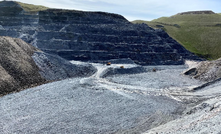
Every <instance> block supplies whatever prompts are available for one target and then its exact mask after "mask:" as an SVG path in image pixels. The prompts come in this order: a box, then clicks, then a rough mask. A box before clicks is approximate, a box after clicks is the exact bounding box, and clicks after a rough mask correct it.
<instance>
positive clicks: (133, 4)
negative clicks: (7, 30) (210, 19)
mask: <svg viewBox="0 0 221 134" xmlns="http://www.w3.org/2000/svg"><path fill="white" fill-rule="evenodd" d="M19 1H21V2H25V3H32V4H37V5H45V6H48V7H53V8H66V9H77V10H87V11H88V10H89V11H105V12H112V13H118V14H121V15H124V16H125V17H126V18H127V19H129V20H133V19H145V20H151V19H155V18H158V17H161V16H171V15H174V14H176V13H179V12H185V11H195V10H213V11H215V12H221V8H220V7H219V5H220V4H221V2H220V1H219V0H185V1H179V0H139V1H135V0H32V1H30V0H19Z"/></svg>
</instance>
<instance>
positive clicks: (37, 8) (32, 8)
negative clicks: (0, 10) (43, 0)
mask: <svg viewBox="0 0 221 134" xmlns="http://www.w3.org/2000/svg"><path fill="white" fill-rule="evenodd" d="M17 3H18V4H19V5H20V6H21V7H22V8H23V9H24V10H25V11H28V12H38V11H43V10H47V9H48V7H45V6H40V5H32V4H25V3H21V2H17Z"/></svg>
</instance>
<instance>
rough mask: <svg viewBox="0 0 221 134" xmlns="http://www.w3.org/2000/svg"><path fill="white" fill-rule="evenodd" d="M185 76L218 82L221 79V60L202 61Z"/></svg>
mask: <svg viewBox="0 0 221 134" xmlns="http://www.w3.org/2000/svg"><path fill="white" fill-rule="evenodd" d="M184 74H185V75H189V76H191V77H193V78H195V79H199V80H202V81H207V82H211V81H214V80H217V79H219V78H221V59H218V60H215V61H202V62H201V63H199V65H198V66H196V67H193V68H190V69H189V70H187V71H186V72H185V73H184Z"/></svg>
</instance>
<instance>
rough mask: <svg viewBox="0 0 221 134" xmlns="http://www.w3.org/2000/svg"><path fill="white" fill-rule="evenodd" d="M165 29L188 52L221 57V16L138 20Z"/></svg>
mask: <svg viewBox="0 0 221 134" xmlns="http://www.w3.org/2000/svg"><path fill="white" fill-rule="evenodd" d="M133 23H146V24H148V25H149V26H150V27H153V28H161V29H164V30H165V31H166V32H167V33H168V34H169V35H170V36H171V37H173V38H174V39H175V40H177V41H178V42H179V43H180V44H182V45H183V46H184V47H185V48H186V49H187V50H189V51H191V52H193V53H195V54H197V55H198V56H201V57H204V58H207V59H210V60H212V59H218V58H220V57H221V53H220V51H221V38H220V35H221V14H185V15H174V16H171V17H161V18H158V19H155V20H152V21H143V20H137V21H133Z"/></svg>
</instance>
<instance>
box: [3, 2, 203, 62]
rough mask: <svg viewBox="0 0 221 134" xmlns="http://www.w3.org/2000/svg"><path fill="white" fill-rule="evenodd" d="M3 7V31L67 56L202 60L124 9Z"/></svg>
mask: <svg viewBox="0 0 221 134" xmlns="http://www.w3.org/2000/svg"><path fill="white" fill-rule="evenodd" d="M12 5H13V6H12ZM9 9H10V12H7V11H8V10H9ZM0 10H1V22H0V25H1V26H0V35H4V36H6V35H7V36H12V37H17V38H21V39H23V40H25V41H26V42H28V43H30V44H32V45H33V46H36V47H37V48H39V49H41V50H43V51H44V52H47V53H51V54H56V55H59V56H61V57H63V58H65V59H67V60H79V61H89V62H98V63H103V62H105V61H107V60H110V59H120V58H130V59H132V60H133V61H134V62H135V63H137V64H140V65H166V64H167V65H176V64H183V63H184V60H185V59H191V60H199V58H198V57H196V56H195V55H193V54H192V53H190V52H189V51H187V50H186V49H185V48H184V47H182V46H181V45H180V44H179V43H177V42H176V41H175V40H173V39H172V38H171V37H169V36H168V35H167V34H166V33H165V32H164V31H162V30H154V29H152V28H150V27H149V26H147V25H146V24H132V23H130V22H129V21H127V20H126V19H125V18H124V17H123V16H121V15H117V14H111V13H104V12H83V11H75V10H59V9H48V10H44V11H39V12H35V13H31V12H27V11H25V10H23V8H22V7H21V6H20V5H19V4H18V3H16V2H7V1H6V2H1V3H0ZM14 10H16V12H15V11H14ZM26 19H27V21H26Z"/></svg>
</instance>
